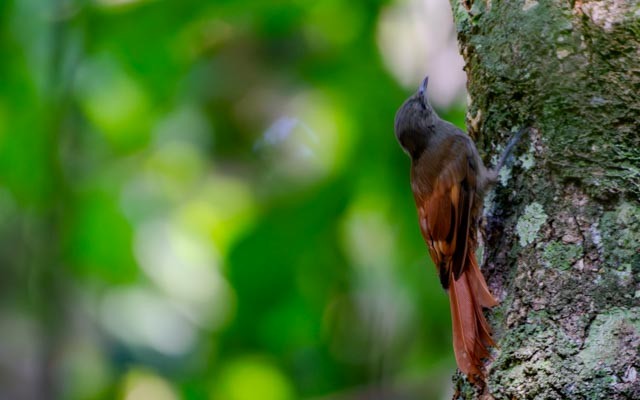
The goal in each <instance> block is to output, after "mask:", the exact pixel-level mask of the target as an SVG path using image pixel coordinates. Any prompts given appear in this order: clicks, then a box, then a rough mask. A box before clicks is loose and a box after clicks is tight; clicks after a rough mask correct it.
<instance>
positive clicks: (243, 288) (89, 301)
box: [0, 0, 463, 400]
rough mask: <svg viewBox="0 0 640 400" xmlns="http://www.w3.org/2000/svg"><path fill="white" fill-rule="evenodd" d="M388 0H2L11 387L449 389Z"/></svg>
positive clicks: (152, 391) (279, 397)
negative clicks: (400, 114)
mask: <svg viewBox="0 0 640 400" xmlns="http://www.w3.org/2000/svg"><path fill="white" fill-rule="evenodd" d="M386 3H387V2H383V1H379V2H376V1H368V2H346V1H338V0H321V1H311V2H308V1H299V0H283V1H270V2H269V1H253V0H252V1H249V0H236V1H221V0H218V1H199V0H183V1H173V2H171V1H161V0H158V1H135V2H127V1H121V2H117V1H106V0H105V1H84V0H58V1H54V0H51V1H42V0H9V1H3V2H0V54H1V55H2V62H0V238H1V239H0V265H1V268H2V269H1V271H2V278H0V330H1V331H2V338H3V339H2V343H0V354H2V356H0V358H1V359H2V361H0V381H2V382H4V383H3V384H2V385H0V387H3V389H0V395H4V396H5V397H9V398H62V399H111V398H122V399H125V398H126V399H144V398H158V399H220V400H249V399H264V400H287V399H296V398H362V397H361V396H362V393H377V392H380V393H383V392H385V391H388V390H394V391H397V393H402V394H404V395H405V396H409V397H407V398H417V397H411V396H413V395H415V394H416V393H420V396H421V397H420V398H438V397H439V396H441V395H442V393H443V390H445V389H443V388H446V387H448V386H449V382H450V381H449V378H448V375H449V373H450V372H451V371H452V369H453V361H452V355H451V353H452V351H451V343H450V323H449V316H448V302H447V299H446V296H445V295H444V293H443V291H442V290H441V289H440V287H439V285H438V280H437V279H436V277H435V271H434V269H433V267H432V265H431V263H430V261H429V260H428V256H427V252H426V249H425V246H424V244H423V243H422V239H421V237H420V234H419V230H418V226H417V223H416V220H415V209H414V205H413V199H412V196H411V193H410V188H409V184H408V169H409V160H408V158H407V157H406V156H405V155H404V154H403V153H402V152H401V150H400V149H399V147H398V146H397V144H396V142H395V138H394V136H393V126H392V125H393V117H394V113H395V110H396V109H397V107H398V106H399V105H400V104H401V102H402V101H403V100H404V98H406V97H407V96H408V93H407V91H406V90H403V89H402V88H400V87H399V85H398V84H397V82H396V81H395V80H394V79H393V78H392V77H391V75H390V74H389V73H388V71H387V70H386V69H385V68H384V66H383V64H382V61H381V55H380V54H379V49H378V47H377V45H376V27H377V23H378V19H379V15H380V11H381V9H382V8H383V7H385V6H386V5H387V4H386ZM443 113H444V114H445V115H444V116H445V117H447V118H448V119H450V120H453V121H454V122H456V123H457V124H458V125H462V124H463V110H461V109H458V110H450V111H449V112H446V111H443ZM25 365H26V367H25ZM412 393H413V395H412ZM341 396H342V397H341ZM358 396H360V397H358ZM389 396H392V395H389ZM388 398H400V397H397V396H396V397H393V396H392V397H388Z"/></svg>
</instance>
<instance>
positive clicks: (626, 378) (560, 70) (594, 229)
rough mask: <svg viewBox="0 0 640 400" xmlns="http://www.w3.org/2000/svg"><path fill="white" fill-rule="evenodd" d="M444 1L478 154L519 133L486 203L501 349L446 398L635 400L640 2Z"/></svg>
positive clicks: (487, 270) (639, 321)
mask: <svg viewBox="0 0 640 400" xmlns="http://www.w3.org/2000/svg"><path fill="white" fill-rule="evenodd" d="M451 2H452V7H453V13H454V19H455V23H456V28H457V33H458V39H459V42H460V48H461V51H462V54H463V56H464V58H465V61H466V67H465V70H466V72H467V75H468V82H469V83H468V90H469V95H470V99H469V100H470V104H469V110H468V114H467V123H468V127H469V131H470V134H471V135H472V136H473V137H474V139H476V142H477V143H478V147H479V148H480V149H481V151H484V153H485V154H498V153H499V150H500V144H504V143H506V141H507V140H508V137H509V136H510V135H512V132H513V131H514V130H515V129H519V128H522V127H527V126H528V127H531V128H532V133H531V135H530V136H529V137H525V138H524V139H523V140H522V143H521V144H520V145H519V148H518V151H517V152H516V154H515V156H514V157H513V158H512V160H511V162H510V165H508V167H507V168H505V169H504V170H503V171H502V174H501V182H500V183H499V184H498V185H497V187H496V188H495V190H494V191H493V192H492V193H491V194H490V195H489V196H488V198H487V201H486V204H485V216H484V223H483V225H484V228H483V236H484V243H483V255H482V260H483V272H484V274H485V276H486V277H487V278H488V282H489V285H490V287H491V289H492V291H493V293H494V294H495V295H496V296H497V297H498V298H499V299H500V301H501V304H500V305H499V306H498V307H496V308H494V309H493V310H491V311H488V315H489V317H490V321H491V324H492V326H493V329H494V335H495V337H496V338H497V340H498V345H499V348H498V349H496V350H495V351H494V354H493V359H492V360H490V361H488V362H487V369H488V379H487V384H486V387H485V388H477V387H474V386H472V385H470V384H469V383H468V382H467V381H466V380H465V379H464V378H463V377H462V376H461V375H460V374H458V375H456V376H455V377H454V384H455V388H456V396H455V398H461V399H478V398H489V399H490V398H495V399H640V376H638V375H639V373H640V360H639V358H638V354H639V353H640V351H639V347H640V250H639V248H640V245H639V243H640V206H639V204H640V203H639V202H638V199H639V197H640V97H639V93H640V44H639V43H640V2H638V1H637V0H634V1H625V0H604V1H589V0H575V1H560V0H539V1H536V0H524V1H500V0H476V1H473V0H451ZM491 161H492V160H490V159H487V160H486V162H487V163H488V164H492V162H491Z"/></svg>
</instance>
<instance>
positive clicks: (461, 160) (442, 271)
mask: <svg viewBox="0 0 640 400" xmlns="http://www.w3.org/2000/svg"><path fill="white" fill-rule="evenodd" d="M464 149H466V146H461V150H463V151H460V152H459V154H455V155H454V156H453V157H451V158H450V159H449V160H448V161H447V162H446V163H445V164H444V165H443V168H442V170H441V172H440V173H439V175H438V177H437V179H436V180H435V182H434V184H433V186H432V188H433V190H432V191H431V192H430V193H428V194H426V195H420V194H416V205H417V207H418V214H419V218H420V229H421V231H422V235H423V236H424V238H425V240H426V242H427V245H428V247H429V253H430V254H431V258H432V259H433V262H434V263H435V264H436V267H437V268H438V272H439V275H440V282H441V283H442V286H443V287H444V288H445V289H447V288H448V287H449V283H450V282H449V279H450V276H451V272H453V276H454V279H456V280H457V279H458V278H459V277H460V275H461V274H462V272H463V269H464V267H465V265H466V262H465V259H466V256H467V251H469V247H470V246H469V240H468V239H469V231H470V229H471V225H472V221H471V218H472V216H471V210H472V207H473V202H474V199H475V192H476V172H475V170H476V165H475V160H474V159H473V158H472V156H471V155H470V153H469V152H467V151H464Z"/></svg>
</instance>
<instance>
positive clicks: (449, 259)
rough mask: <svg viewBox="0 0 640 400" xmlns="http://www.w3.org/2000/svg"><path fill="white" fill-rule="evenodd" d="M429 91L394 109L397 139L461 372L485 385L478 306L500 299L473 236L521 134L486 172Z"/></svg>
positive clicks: (483, 328)
mask: <svg viewBox="0 0 640 400" xmlns="http://www.w3.org/2000/svg"><path fill="white" fill-rule="evenodd" d="M426 85H427V79H425V81H424V82H423V84H422V86H421V87H420V89H419V90H418V92H417V93H415V94H414V95H413V96H411V97H410V98H409V99H408V100H407V101H406V102H405V103H404V104H403V105H402V107H401V108H400V109H399V110H398V113H397V115H396V120H395V133H396V137H397V138H398V141H399V142H400V144H401V146H402V147H403V149H404V150H405V151H406V152H407V153H408V154H409V156H410V157H411V189H412V191H413V194H414V198H415V201H416V207H417V209H418V217H419V221H420V230H421V231H422V236H423V237H424V240H425V242H426V244H427V246H428V248H429V254H430V255H431V258H432V260H433V262H434V263H435V265H436V267H437V269H438V273H439V275H440V282H441V284H442V286H443V287H444V288H445V289H446V290H448V292H449V303H450V306H451V321H452V326H453V349H454V352H455V356H456V362H457V364H458V368H459V369H460V371H462V372H463V373H465V374H466V375H467V377H468V379H469V380H470V381H471V382H475V381H477V380H480V381H484V378H485V374H484V371H483V362H482V359H484V358H486V357H488V356H489V349H488V347H489V346H494V345H495V343H494V341H493V339H492V338H491V329H490V327H489V324H488V322H487V320H486V319H485V317H484V315H483V313H482V307H492V306H494V305H496V304H497V301H496V300H495V298H494V297H493V296H492V295H491V292H490V291H489V289H488V287H487V284H486V282H485V280H484V277H483V276H482V273H481V272H480V268H479V267H478V263H477V261H476V257H475V250H476V247H477V238H476V231H477V228H478V219H479V217H480V215H481V212H482V199H483V196H484V193H485V191H486V190H487V188H488V187H489V186H490V185H491V184H492V183H494V182H495V181H496V178H497V171H499V169H500V167H501V166H502V164H503V163H504V161H505V159H506V157H507V155H508V153H509V151H510V150H511V148H512V147H513V146H514V145H515V143H516V141H517V138H518V137H519V134H518V135H516V137H514V139H513V140H512V141H511V143H509V145H508V146H507V148H506V149H505V151H504V152H503V154H502V157H501V158H500V161H499V162H498V165H497V166H496V169H494V170H487V169H486V168H485V166H484V164H483V163H482V160H481V159H480V156H479V154H478V151H477V149H476V147H475V144H474V143H473V141H472V140H471V138H469V136H467V135H466V134H465V133H464V132H462V131H461V130H460V129H458V128H456V127H455V126H453V125H452V124H450V123H449V122H446V121H443V120H442V119H440V118H439V117H438V115H437V114H436V113H435V111H434V110H433V108H432V107H431V105H430V104H429V102H428V100H427V97H426V93H425V90H426Z"/></svg>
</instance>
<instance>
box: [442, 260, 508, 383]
mask: <svg viewBox="0 0 640 400" xmlns="http://www.w3.org/2000/svg"><path fill="white" fill-rule="evenodd" d="M466 263H467V265H466V266H465V268H464V269H463V271H464V272H463V273H462V274H461V275H460V277H459V278H458V280H455V279H454V277H453V273H452V274H451V277H450V282H451V285H450V286H449V303H450V305H451V321H452V325H453V350H454V353H455V355H456V362H457V364H458V368H459V369H460V371H462V372H463V373H464V374H466V375H467V378H468V379H469V381H470V382H472V383H473V382H476V381H477V380H478V379H479V380H480V381H484V379H485V375H484V371H483V368H482V367H483V364H482V359H483V358H486V357H488V356H489V346H495V343H494V341H493V339H492V338H491V329H490V328H489V324H488V323H487V320H486V319H485V317H484V315H483V314H482V307H493V306H495V305H496V304H498V302H497V301H496V299H495V298H494V297H493V296H492V295H491V292H489V288H488V287H487V283H486V282H485V280H484V277H483V276H482V272H480V268H479V267H478V263H477V262H476V259H475V255H474V254H473V252H468V253H467V259H466Z"/></svg>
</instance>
